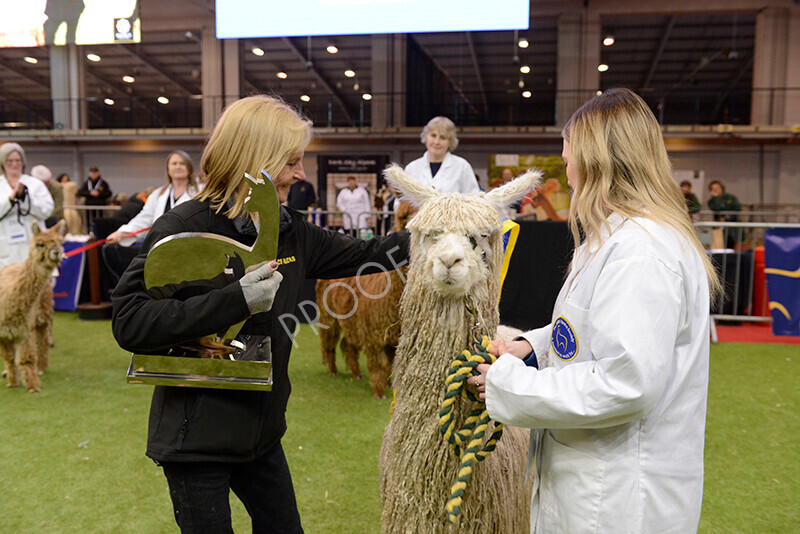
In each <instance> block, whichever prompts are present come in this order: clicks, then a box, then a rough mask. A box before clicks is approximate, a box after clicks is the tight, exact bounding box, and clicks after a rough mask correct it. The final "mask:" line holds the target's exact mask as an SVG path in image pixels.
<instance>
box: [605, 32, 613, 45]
mask: <svg viewBox="0 0 800 534" xmlns="http://www.w3.org/2000/svg"><path fill="white" fill-rule="evenodd" d="M612 44H614V36H613V35H611V34H610V33H609V34H608V35H606V36H605V37H604V38H603V45H604V46H611V45H612Z"/></svg>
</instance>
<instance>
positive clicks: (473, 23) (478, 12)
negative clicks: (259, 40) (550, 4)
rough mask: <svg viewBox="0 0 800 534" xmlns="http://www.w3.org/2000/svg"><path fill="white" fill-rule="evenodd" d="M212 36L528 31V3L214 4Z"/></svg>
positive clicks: (358, 0)
mask: <svg viewBox="0 0 800 534" xmlns="http://www.w3.org/2000/svg"><path fill="white" fill-rule="evenodd" d="M216 2H217V9H216V14H217V37H219V38H220V39H228V38H247V37H288V36H298V35H348V34H350V35H352V34H366V33H421V32H448V31H480V30H514V29H527V28H528V24H529V21H530V0H494V1H492V0H433V1H431V0H293V1H292V2H290V3H289V4H286V5H287V6H291V8H286V7H279V6H278V5H277V4H276V3H275V2H265V1H264V0H216Z"/></svg>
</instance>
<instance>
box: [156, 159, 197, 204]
mask: <svg viewBox="0 0 800 534" xmlns="http://www.w3.org/2000/svg"><path fill="white" fill-rule="evenodd" d="M172 156H178V157H179V158H181V161H183V163H184V164H185V165H186V170H187V171H189V185H188V186H187V187H186V190H187V191H190V192H192V193H196V192H197V177H196V176H195V175H194V164H192V157H191V156H190V155H189V154H187V153H186V152H184V151H183V150H173V151H172V152H170V153H169V156H167V163H166V167H167V185H165V186H164V187H162V188H161V192H160V193H159V195H158V196H162V195H163V194H164V193H166V192H167V191H168V190H169V186H170V185H171V184H172V176H170V175H169V160H170V159H172Z"/></svg>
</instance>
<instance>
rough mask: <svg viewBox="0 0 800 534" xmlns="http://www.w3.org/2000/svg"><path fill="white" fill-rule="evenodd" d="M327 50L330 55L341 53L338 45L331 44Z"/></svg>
mask: <svg viewBox="0 0 800 534" xmlns="http://www.w3.org/2000/svg"><path fill="white" fill-rule="evenodd" d="M325 50H327V51H328V53H329V54H336V53H338V52H339V49H338V48H336V45H334V44H329V45H328V48H326V49H325Z"/></svg>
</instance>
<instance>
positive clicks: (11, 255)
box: [0, 174, 53, 267]
mask: <svg viewBox="0 0 800 534" xmlns="http://www.w3.org/2000/svg"><path fill="white" fill-rule="evenodd" d="M20 181H21V182H22V183H23V184H25V186H26V187H27V188H28V200H25V201H24V202H23V203H22V204H21V206H20V207H21V208H22V213H25V212H26V211H28V206H29V205H30V212H29V213H28V214H27V215H21V214H19V213H18V206H12V205H11V201H10V200H9V198H8V197H9V196H11V185H10V184H9V183H8V179H7V178H6V177H5V175H2V176H0V217H1V218H2V219H0V226H1V227H2V228H0V267H5V266H6V265H10V264H12V263H19V262H22V261H25V258H27V257H28V245H29V244H30V241H31V238H32V237H33V233H32V231H31V223H32V222H34V221H37V222H38V223H39V226H40V227H41V228H42V229H43V230H44V229H45V227H44V224H42V222H41V221H44V220H45V219H46V218H48V217H49V216H50V213H52V211H53V197H51V196H50V192H49V191H48V190H47V186H46V185H44V182H42V181H41V180H38V179H36V178H34V177H33V176H29V175H27V174H23V175H22V176H21V177H20ZM29 202H30V204H28V203H29Z"/></svg>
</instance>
